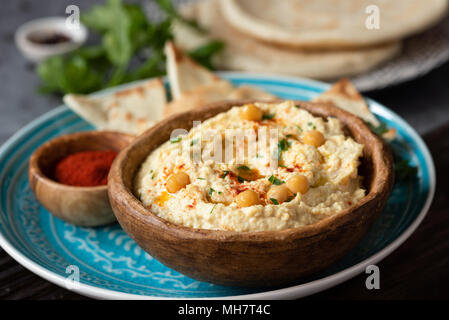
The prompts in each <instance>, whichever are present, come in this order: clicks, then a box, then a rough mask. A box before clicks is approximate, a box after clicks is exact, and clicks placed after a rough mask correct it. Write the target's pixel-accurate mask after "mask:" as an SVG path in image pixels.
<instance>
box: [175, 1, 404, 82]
mask: <svg viewBox="0 0 449 320" xmlns="http://www.w3.org/2000/svg"><path fill="white" fill-rule="evenodd" d="M273 2H274V1H273ZM276 2H279V1H276ZM181 11H182V12H183V14H184V15H185V16H187V17H189V18H194V19H196V20H197V21H198V22H199V23H200V24H201V25H204V27H206V28H207V29H208V31H209V34H208V36H207V37H205V36H204V35H202V34H199V33H198V32H195V31H194V30H193V29H191V28H189V27H188V26H186V25H184V24H181V23H177V24H175V25H174V28H173V32H174V34H175V42H176V44H177V45H178V46H180V47H181V48H182V49H184V50H190V49H193V44H195V45H198V44H201V43H205V42H207V41H210V40H211V39H221V40H223V41H224V42H225V43H226V47H225V49H224V51H223V52H222V53H221V54H220V55H218V56H216V57H215V60H214V61H213V62H214V65H215V66H217V67H218V68H222V69H231V70H240V71H251V72H263V73H276V74H286V75H293V76H301V77H307V78H314V79H323V80H328V79H338V78H341V77H344V76H351V75H354V74H358V73H362V72H365V71H367V70H370V69H372V68H374V67H376V66H377V65H379V64H381V63H383V62H385V61H386V60H388V59H390V58H392V57H393V56H394V55H396V54H397V53H398V52H399V51H400V48H401V44H400V42H394V43H390V44H384V45H380V46H377V47H372V48H366V49H357V50H340V51H319V52H310V51H303V50H299V49H292V48H285V47H279V46H272V45H269V44H267V43H263V42H260V41H257V40H255V39H253V38H251V37H248V36H245V35H243V34H242V33H239V32H237V31H236V30H235V29H234V28H231V27H230V26H229V24H228V23H226V21H225V19H224V18H223V16H222V14H221V12H220V8H219V4H218V2H217V0H210V1H200V2H197V3H192V4H188V5H184V6H183V7H181Z"/></svg>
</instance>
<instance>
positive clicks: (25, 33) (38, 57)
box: [15, 17, 88, 62]
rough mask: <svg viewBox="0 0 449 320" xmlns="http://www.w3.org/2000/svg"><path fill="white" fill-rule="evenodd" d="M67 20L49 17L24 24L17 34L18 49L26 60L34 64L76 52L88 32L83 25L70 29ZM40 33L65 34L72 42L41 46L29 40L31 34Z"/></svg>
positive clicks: (65, 18)
mask: <svg viewBox="0 0 449 320" xmlns="http://www.w3.org/2000/svg"><path fill="white" fill-rule="evenodd" d="M66 20H67V17H49V18H41V19H37V20H32V21H29V22H27V23H25V24H23V25H22V26H20V27H19V28H18V29H17V31H16V33H15V42H16V45H17V47H18V48H19V50H20V51H21V52H22V54H23V55H24V56H25V58H27V59H28V60H30V61H32V62H40V61H42V60H45V59H46V58H48V57H50V56H53V55H58V54H64V53H67V52H69V51H72V50H75V49H76V48H78V47H80V46H81V45H82V44H83V43H84V42H85V41H86V39H87V34H88V31H87V29H86V27H85V26H83V25H82V24H81V23H80V24H79V27H76V28H69V27H68V26H67V25H66ZM39 32H42V33H49V32H54V33H58V34H64V35H66V36H68V37H69V38H70V41H67V42H61V43H56V44H40V43H36V42H33V41H31V40H30V39H29V36H30V35H31V34H33V33H39Z"/></svg>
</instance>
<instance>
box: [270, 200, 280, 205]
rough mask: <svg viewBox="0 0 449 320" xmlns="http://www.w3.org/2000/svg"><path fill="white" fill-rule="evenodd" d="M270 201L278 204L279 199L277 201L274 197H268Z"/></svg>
mask: <svg viewBox="0 0 449 320" xmlns="http://www.w3.org/2000/svg"><path fill="white" fill-rule="evenodd" d="M270 200H271V202H273V203H274V204H275V205H279V201H277V200H276V199H275V198H270Z"/></svg>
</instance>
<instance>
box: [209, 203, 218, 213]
mask: <svg viewBox="0 0 449 320" xmlns="http://www.w3.org/2000/svg"><path fill="white" fill-rule="evenodd" d="M216 206H217V205H216V204H214V206H213V207H212V209H211V210H210V214H212V212H214V210H215V207H216Z"/></svg>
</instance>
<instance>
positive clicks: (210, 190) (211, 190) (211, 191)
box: [209, 188, 215, 196]
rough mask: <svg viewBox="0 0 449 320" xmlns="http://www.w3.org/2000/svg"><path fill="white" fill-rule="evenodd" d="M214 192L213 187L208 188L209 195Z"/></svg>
mask: <svg viewBox="0 0 449 320" xmlns="http://www.w3.org/2000/svg"><path fill="white" fill-rule="evenodd" d="M214 192H215V190H214V189H212V188H209V195H210V196H211V195H212V193H214Z"/></svg>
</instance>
